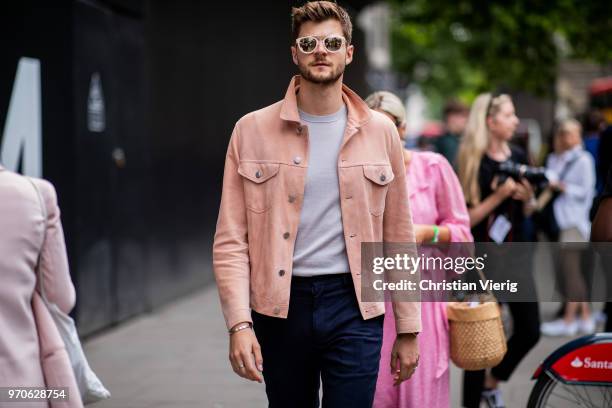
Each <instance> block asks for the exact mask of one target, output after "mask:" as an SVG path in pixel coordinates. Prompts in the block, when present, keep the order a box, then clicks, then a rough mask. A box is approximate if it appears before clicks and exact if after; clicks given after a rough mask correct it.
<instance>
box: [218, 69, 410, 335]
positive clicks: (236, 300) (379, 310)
mask: <svg viewBox="0 0 612 408" xmlns="http://www.w3.org/2000/svg"><path fill="white" fill-rule="evenodd" d="M299 84H300V77H299V76H296V77H294V78H293V79H292V81H291V83H290V84H289V89H288V90H287V93H286V95H285V99H284V100H282V101H279V102H277V103H275V104H273V105H270V106H268V107H265V108H263V109H260V110H258V111H255V112H251V113H249V114H247V115H246V116H244V117H243V118H241V119H240V120H239V121H238V122H237V123H236V126H235V128H234V131H233V133H232V136H231V139H230V142H229V147H228V150H227V156H226V160H225V170H224V175H223V192H222V196H221V206H220V210H219V218H218V220H217V230H216V233H215V239H214V244H213V267H214V273H215V277H216V280H217V286H218V288H219V296H220V298H221V307H222V309H223V314H224V316H225V321H226V324H227V327H228V328H231V327H232V326H234V325H235V324H237V323H239V322H243V321H248V322H250V321H251V316H250V309H251V308H252V309H253V310H255V311H256V312H258V313H261V314H264V315H268V316H273V317H279V318H286V317H287V313H288V309H289V295H290V288H291V286H290V285H291V272H292V263H293V249H294V244H295V237H296V233H297V228H298V225H299V221H300V211H301V207H302V201H303V197H304V185H305V181H306V172H307V169H308V160H309V157H308V128H307V126H305V125H303V124H301V123H300V116H299V114H298V108H297V100H296V93H297V92H298V91H299ZM342 98H343V100H344V103H345V104H346V107H347V109H348V121H347V125H346V130H345V134H344V139H343V142H342V146H341V148H340V153H339V155H338V185H339V189H340V199H341V201H340V206H341V211H342V223H343V228H344V234H345V243H346V250H347V254H348V259H349V265H350V269H351V275H352V277H353V283H354V286H355V292H356V295H357V299H358V300H359V308H360V310H361V314H362V316H363V318H364V319H369V318H373V317H376V316H380V315H381V314H383V313H384V312H385V306H384V302H362V301H361V256H360V255H361V242H382V241H384V242H414V233H413V227H412V217H411V214H410V208H409V205H408V193H407V186H406V170H405V167H404V159H403V154H402V146H401V141H400V138H399V136H398V134H397V129H396V128H395V125H394V124H393V123H392V122H391V121H390V120H389V119H388V118H387V117H386V116H384V115H383V114H380V113H378V112H374V111H372V110H370V109H369V108H368V106H367V105H366V104H365V102H364V101H363V100H362V99H361V98H360V97H359V96H358V95H357V94H355V93H354V92H353V91H351V90H350V89H349V88H348V87H346V86H343V93H342ZM393 306H394V311H395V316H396V327H397V332H398V333H412V332H419V331H420V330H421V315H420V304H419V303H416V302H397V303H394V305H393Z"/></svg>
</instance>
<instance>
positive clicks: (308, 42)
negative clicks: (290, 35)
mask: <svg viewBox="0 0 612 408" xmlns="http://www.w3.org/2000/svg"><path fill="white" fill-rule="evenodd" d="M295 43H296V44H297V46H298V48H299V49H300V51H302V52H303V53H304V54H312V53H313V52H314V51H315V50H316V49H317V47H318V46H319V39H318V38H317V37H314V36H311V35H309V36H307V37H300V38H298V39H297V40H295ZM345 43H346V39H345V38H344V37H342V36H340V35H329V36H327V37H325V38H324V39H323V45H324V46H325V49H326V50H327V51H329V52H338V51H340V49H341V48H342V46H343V45H344V44H345Z"/></svg>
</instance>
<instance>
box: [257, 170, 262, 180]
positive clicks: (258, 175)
mask: <svg viewBox="0 0 612 408" xmlns="http://www.w3.org/2000/svg"><path fill="white" fill-rule="evenodd" d="M261 176H262V174H261V171H259V170H257V173H255V177H257V178H261Z"/></svg>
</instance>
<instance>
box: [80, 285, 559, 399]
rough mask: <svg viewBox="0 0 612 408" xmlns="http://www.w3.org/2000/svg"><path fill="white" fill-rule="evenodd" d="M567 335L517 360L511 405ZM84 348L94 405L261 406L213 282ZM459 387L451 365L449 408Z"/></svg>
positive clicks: (258, 388)
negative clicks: (237, 359) (232, 359)
mask: <svg viewBox="0 0 612 408" xmlns="http://www.w3.org/2000/svg"><path fill="white" fill-rule="evenodd" d="M552 309H554V305H552V304H546V305H545V310H546V311H548V313H547V315H550V310H552ZM565 341H567V340H563V339H561V340H558V339H557V340H551V339H546V338H543V339H542V341H540V343H539V345H538V346H537V347H536V349H534V350H533V351H532V352H531V353H530V354H529V356H528V357H527V358H526V359H525V360H524V361H523V363H522V364H521V365H520V366H519V368H518V369H517V372H516V373H515V375H514V376H513V378H512V380H511V382H510V383H509V384H506V385H504V386H503V387H502V389H503V391H504V396H505V400H506V405H507V406H508V407H509V408H515V407H524V406H525V404H526V402H527V398H528V397H529V392H530V391H531V387H532V386H533V382H532V381H531V380H530V377H531V374H532V372H533V370H534V369H535V368H536V366H537V364H538V361H542V359H543V358H544V357H545V356H546V355H548V354H549V353H550V352H551V351H552V350H554V349H555V348H556V347H558V346H559V345H561V344H563V343H564V342H565ZM85 351H86V353H87V356H88V357H89V361H90V363H91V365H92V367H93V368H94V370H95V371H96V373H97V374H98V375H99V376H100V378H101V379H102V381H103V382H104V383H105V385H106V386H107V387H108V388H109V390H110V391H111V393H112V394H113V397H112V399H110V400H108V401H103V402H100V403H97V404H94V405H92V407H94V408H106V407H117V408H145V407H146V408H157V407H172V408H195V407H198V408H234V407H238V408H244V407H248V408H250V407H255V408H257V407H265V406H266V397H265V392H264V386H263V385H262V384H257V383H251V382H248V381H246V380H243V379H241V378H239V377H238V376H236V375H235V374H234V373H233V372H232V370H231V368H230V365H229V362H228V360H227V355H228V344H227V334H226V332H225V324H224V322H223V317H222V314H221V310H220V307H219V301H218V297H217V293H216V289H215V287H214V286H210V287H208V288H206V289H203V290H201V291H199V292H197V293H195V294H193V295H191V296H189V297H187V298H185V299H182V300H179V301H176V302H174V303H172V304H171V305H168V306H167V307H165V308H163V309H161V310H158V311H156V312H154V313H152V314H148V315H144V316H142V317H138V318H135V319H133V320H130V321H129V322H127V323H125V324H123V325H121V326H119V327H118V328H116V329H113V330H110V331H108V332H106V333H104V334H102V335H99V336H96V337H95V338H93V339H90V340H89V341H87V343H86V344H85ZM289 375H290V374H288V376H289ZM460 386H461V372H460V371H459V370H458V369H456V368H455V367H453V369H452V371H451V400H452V406H453V407H459V406H460V394H459V393H460Z"/></svg>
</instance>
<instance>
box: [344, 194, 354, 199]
mask: <svg viewBox="0 0 612 408" xmlns="http://www.w3.org/2000/svg"><path fill="white" fill-rule="evenodd" d="M344 198H346V199H347V200H350V199H351V198H353V196H352V195H347V196H346V197H344Z"/></svg>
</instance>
